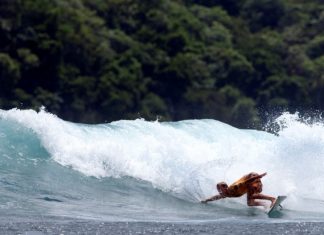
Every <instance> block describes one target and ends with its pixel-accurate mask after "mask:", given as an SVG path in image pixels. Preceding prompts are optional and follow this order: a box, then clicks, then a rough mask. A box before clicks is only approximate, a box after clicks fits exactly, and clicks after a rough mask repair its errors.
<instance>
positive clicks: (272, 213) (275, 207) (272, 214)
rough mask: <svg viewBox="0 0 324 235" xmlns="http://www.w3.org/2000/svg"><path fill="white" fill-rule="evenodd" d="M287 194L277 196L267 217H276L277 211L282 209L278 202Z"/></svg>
mask: <svg viewBox="0 0 324 235" xmlns="http://www.w3.org/2000/svg"><path fill="white" fill-rule="evenodd" d="M286 198H287V196H278V197H277V200H276V202H275V204H274V205H273V206H272V207H271V208H270V210H269V211H268V213H267V214H268V216H269V217H276V216H277V215H278V213H279V211H280V210H281V209H282V207H281V205H280V203H281V202H283V201H284V200H285V199H286Z"/></svg>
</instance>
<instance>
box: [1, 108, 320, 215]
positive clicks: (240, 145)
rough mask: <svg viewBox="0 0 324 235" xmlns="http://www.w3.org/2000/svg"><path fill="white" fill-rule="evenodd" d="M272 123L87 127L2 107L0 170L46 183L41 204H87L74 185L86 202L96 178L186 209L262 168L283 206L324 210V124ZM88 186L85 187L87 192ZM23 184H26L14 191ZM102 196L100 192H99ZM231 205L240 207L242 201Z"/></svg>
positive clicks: (290, 117)
mask: <svg viewBox="0 0 324 235" xmlns="http://www.w3.org/2000/svg"><path fill="white" fill-rule="evenodd" d="M276 122H277V124H278V125H279V127H280V128H279V131H278V132H277V133H276V135H275V134H271V133H268V132H264V131H257V130H242V129H237V128H234V127H232V126H230V125H227V124H224V123H222V122H219V121H216V120H207V119H206V120H184V121H179V122H159V121H153V122H150V121H145V120H143V119H137V120H120V121H116V122H111V123H105V124H98V125H86V124H81V123H71V122H67V121H64V120H62V119H60V118H58V117H57V116H55V115H53V114H51V113H48V112H46V111H45V110H40V111H39V112H36V111H33V110H19V109H11V110H7V111H5V110H0V141H1V142H0V161H1V167H0V173H1V172H2V173H1V174H2V175H6V177H7V176H8V175H10V174H12V173H13V172H14V173H15V174H16V177H18V176H21V177H20V178H19V179H20V180H21V181H22V182H23V181H27V180H28V179H30V181H32V182H34V184H35V182H37V184H38V186H37V185H34V186H32V187H34V188H37V187H38V188H42V187H43V189H44V190H43V191H44V192H45V193H44V192H43V193H41V194H42V195H41V196H37V198H47V199H48V200H47V201H50V202H52V201H53V202H57V201H55V200H58V201H65V200H69V198H74V199H78V198H83V196H82V195H83V194H82V193H81V194H80V192H78V190H75V191H77V192H74V191H73V190H74V189H75V188H74V187H71V185H72V184H73V182H78V184H77V185H78V186H75V187H79V188H84V187H86V188H87V189H85V191H86V192H87V193H84V195H88V196H87V197H91V196H90V195H91V192H93V190H94V191H95V188H96V187H95V185H96V184H97V183H98V182H109V183H104V184H108V185H110V186H109V187H110V189H112V188H111V187H112V186H111V185H114V186H113V188H114V189H113V190H114V191H117V192H119V189H118V187H119V186H118V184H123V185H124V186H123V187H122V188H132V190H131V191H132V192H137V191H136V187H135V188H134V187H133V185H134V184H135V185H137V186H138V187H139V188H143V187H144V188H145V191H149V192H152V194H155V193H157V192H161V193H164V194H166V195H167V196H166V197H167V198H168V197H169V196H168V195H170V196H171V197H172V198H175V199H174V200H178V199H180V200H183V201H184V202H186V203H187V202H188V203H189V202H191V203H192V202H198V201H199V200H201V199H202V198H205V197H207V196H211V195H213V194H215V193H216V190H215V184H216V183H217V182H219V181H226V182H229V183H230V182H232V181H234V180H236V179H237V178H239V177H241V176H242V175H244V174H246V173H248V172H251V171H254V172H259V173H263V172H267V173H268V175H267V176H266V177H264V178H263V183H264V193H265V194H270V195H288V198H289V200H287V202H286V204H287V206H288V207H290V208H294V209H296V210H301V211H315V212H321V213H322V212H324V210H321V209H319V208H318V203H315V201H316V200H318V199H320V198H321V197H322V195H323V193H324V188H323V187H321V185H322V179H323V177H324V170H323V169H324V161H323V160H324V159H323V158H324V148H323V146H324V145H323V144H324V126H323V123H322V122H321V121H318V122H315V123H312V124H307V123H305V122H303V121H301V120H300V117H298V114H289V113H284V114H282V115H281V116H280V117H279V118H278V119H277V120H276ZM37 169H38V170H40V171H45V170H44V169H46V172H50V173H46V174H44V172H42V173H40V174H41V177H42V180H37V181H35V180H32V179H33V177H36V176H39V174H38V175H37V174H35V171H36V172H37ZM17 175H18V176H17ZM44 175H45V176H44ZM27 176H28V177H27ZM6 177H4V178H6ZM53 177H54V178H53ZM89 177H90V178H89ZM64 179H66V180H65V181H64ZM125 179H127V180H126V181H124V180H125ZM131 179H134V180H135V181H133V180H131ZM15 180H16V181H17V178H16V179H13V180H12V181H10V180H7V179H6V180H3V184H5V182H6V183H8V182H13V183H14V182H15ZM63 181H64V182H65V183H62V182H63ZM84 181H86V182H88V181H91V183H90V182H88V183H89V184H87V185H86V186H84V185H82V182H84ZM121 182H124V183H121ZM125 182H126V183H125ZM130 182H132V183H130ZM60 183H62V184H63V185H64V186H62V185H60ZM32 184H33V183H32ZM44 185H45V186H44ZM53 185H54V186H53ZM131 185H132V186H131ZM143 185H144V186H143ZM148 185H150V186H149V187H148ZM24 187H25V186H23V183H22V184H21V186H20V188H21V189H17V191H19V190H26V189H24ZM55 187H56V189H58V190H55ZM98 187H99V186H98ZM53 188H54V189H53ZM148 188H150V189H148ZM100 190H102V191H100V192H101V193H102V192H105V190H104V189H102V188H101V186H100ZM156 190H157V191H156ZM36 191H37V190H36ZM50 191H60V192H68V193H59V194H51V193H50ZM47 192H48V193H47ZM38 193H39V192H38ZM121 193H122V192H121ZM141 193H142V194H145V193H144V191H143V192H141ZM141 193H136V195H137V197H139V198H140V196H139V195H140V194H141ZM158 194H159V193H158ZM53 195H56V196H55V197H54V198H52V197H53ZM116 195H118V193H117V194H116ZM8 197H9V196H8ZM35 197H36V195H35ZM116 198H118V197H117V196H116ZM145 198H146V200H148V198H150V196H147V197H145ZM176 198H178V199H176ZM125 200H126V199H125ZM127 200H129V197H128V198H127ZM168 200H169V199H168ZM305 200H306V201H307V200H308V201H309V200H310V201H311V202H312V203H311V204H310V203H305ZM45 201H46V200H45ZM96 201H98V198H97V199H96ZM236 201H238V202H239V203H240V204H245V201H244V198H241V199H237V200H236ZM301 201H303V203H301ZM116 203H117V202H116ZM120 203H123V202H120ZM125 203H126V202H125ZM117 204H118V203H117ZM135 204H136V203H135ZM109 205H111V206H113V205H112V204H109Z"/></svg>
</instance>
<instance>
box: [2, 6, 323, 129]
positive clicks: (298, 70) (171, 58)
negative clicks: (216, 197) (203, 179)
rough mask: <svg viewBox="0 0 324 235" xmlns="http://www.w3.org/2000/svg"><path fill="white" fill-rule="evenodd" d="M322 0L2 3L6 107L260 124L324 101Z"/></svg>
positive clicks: (90, 118)
mask: <svg viewBox="0 0 324 235" xmlns="http://www.w3.org/2000/svg"><path fill="white" fill-rule="evenodd" d="M323 32H324V1H323V0H312V1H309V0H2V1H1V3H0V108H2V109H9V108H12V107H18V108H35V109H37V108H39V107H40V106H42V105H43V106H45V107H46V109H47V110H49V111H50V112H53V113H56V114H58V116H60V117H62V118H64V119H67V120H72V121H79V122H88V123H97V122H104V121H112V120H118V119H133V118H137V117H143V118H145V119H149V120H152V119H153V120H155V119H156V118H157V117H161V118H162V120H181V119H192V118H213V119H218V120H221V121H224V122H227V123H230V124H233V125H236V126H240V127H247V126H249V125H251V124H252V123H253V124H257V123H258V122H259V121H260V119H262V118H263V116H262V115H263V114H264V113H266V112H268V111H271V112H272V111H273V110H290V111H294V110H305V109H309V108H312V109H318V110H323V108H324V95H323V94H324V33H323Z"/></svg>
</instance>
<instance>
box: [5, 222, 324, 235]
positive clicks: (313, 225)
mask: <svg viewBox="0 0 324 235" xmlns="http://www.w3.org/2000/svg"><path fill="white" fill-rule="evenodd" d="M0 231H1V234H24V235H42V234H89V235H90V234H114V235H119V234H120V235H124V234H324V223H323V222H285V223H282V222H279V221H276V222H272V223H262V222H260V223H259V222H253V221H245V222H242V221H241V222H237V221H234V222H230V221H228V222H219V221H217V222H196V223H184V222H181V223H180V222H177V223H172V222H167V223H166V222H164V223H162V222H102V221H87V220H71V219H67V218H66V219H64V218H61V219H58V218H50V219H49V218H47V219H43V221H37V222H36V221H24V222H22V221H20V222H19V221H11V222H8V221H7V222H0Z"/></svg>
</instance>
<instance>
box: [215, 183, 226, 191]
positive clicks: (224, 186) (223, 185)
mask: <svg viewBox="0 0 324 235" xmlns="http://www.w3.org/2000/svg"><path fill="white" fill-rule="evenodd" d="M216 188H217V191H218V192H221V191H222V190H221V188H228V185H227V184H226V183H225V182H219V183H218V184H217V185H216Z"/></svg>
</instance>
